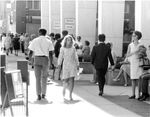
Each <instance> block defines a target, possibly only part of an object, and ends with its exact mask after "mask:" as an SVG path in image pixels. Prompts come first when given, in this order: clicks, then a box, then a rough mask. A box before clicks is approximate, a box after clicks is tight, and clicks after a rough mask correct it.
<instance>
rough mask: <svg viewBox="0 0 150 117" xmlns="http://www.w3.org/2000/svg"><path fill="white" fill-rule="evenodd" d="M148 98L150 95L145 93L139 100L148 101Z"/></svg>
mask: <svg viewBox="0 0 150 117" xmlns="http://www.w3.org/2000/svg"><path fill="white" fill-rule="evenodd" d="M148 98H149V95H143V97H142V98H141V99H139V100H140V101H146V100H147V99H148Z"/></svg>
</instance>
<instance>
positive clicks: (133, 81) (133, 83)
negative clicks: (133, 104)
mask: <svg viewBox="0 0 150 117" xmlns="http://www.w3.org/2000/svg"><path fill="white" fill-rule="evenodd" d="M135 88H136V79H132V96H131V97H129V99H135Z"/></svg>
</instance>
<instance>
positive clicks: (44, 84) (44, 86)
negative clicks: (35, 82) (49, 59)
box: [41, 67, 48, 98]
mask: <svg viewBox="0 0 150 117" xmlns="http://www.w3.org/2000/svg"><path fill="white" fill-rule="evenodd" d="M47 71H48V67H44V68H42V90H41V93H42V97H43V98H44V97H45V95H46V90H47V77H48V72H47Z"/></svg>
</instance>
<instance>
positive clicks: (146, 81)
mask: <svg viewBox="0 0 150 117" xmlns="http://www.w3.org/2000/svg"><path fill="white" fill-rule="evenodd" d="M149 80H150V74H146V75H144V76H142V94H146V95H148V85H149Z"/></svg>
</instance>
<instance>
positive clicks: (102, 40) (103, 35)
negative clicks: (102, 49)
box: [98, 34, 106, 42]
mask: <svg viewBox="0 0 150 117" xmlns="http://www.w3.org/2000/svg"><path fill="white" fill-rule="evenodd" d="M105 38H106V36H105V34H99V35H98V39H99V41H101V42H104V41H105Z"/></svg>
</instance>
